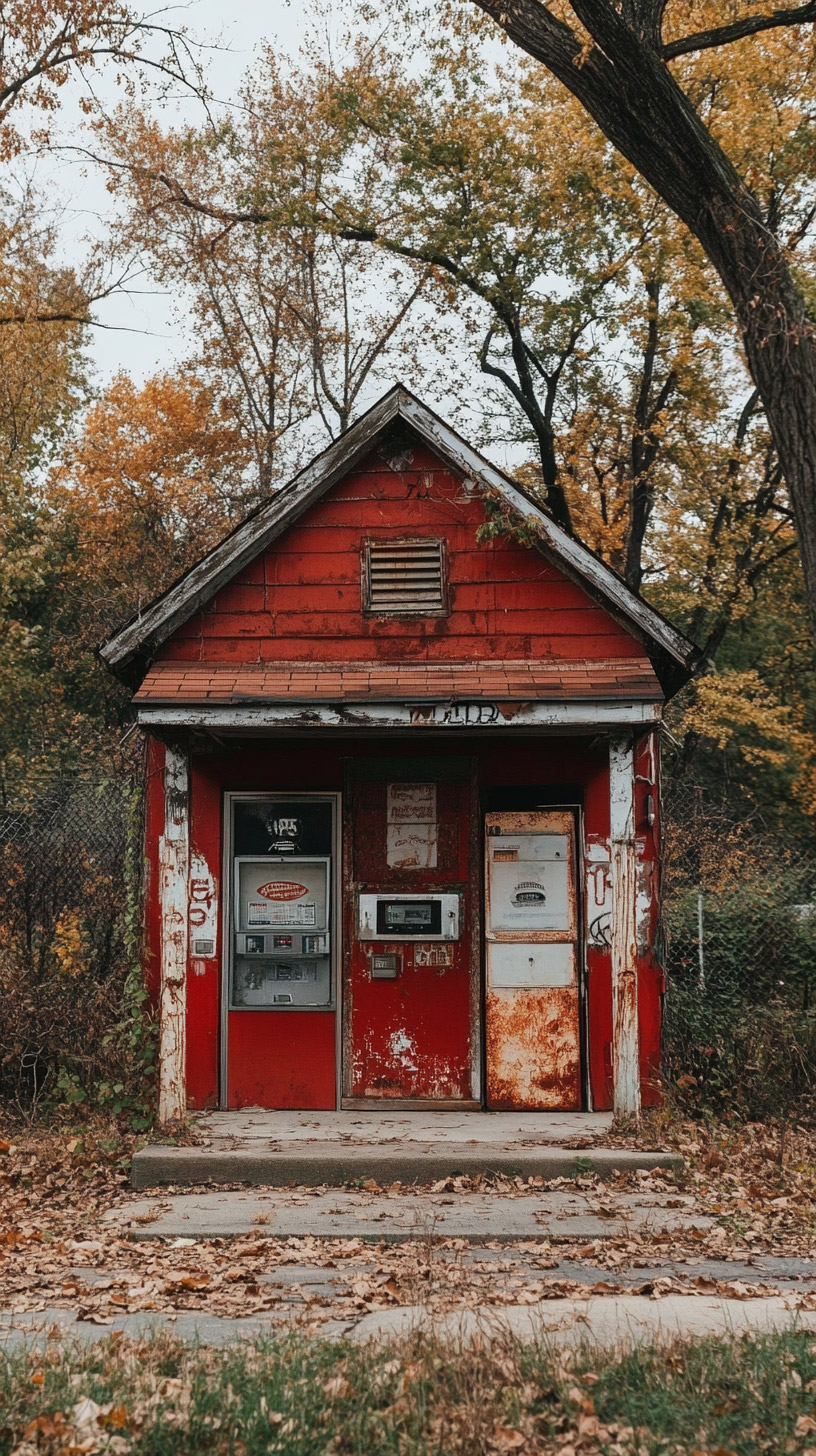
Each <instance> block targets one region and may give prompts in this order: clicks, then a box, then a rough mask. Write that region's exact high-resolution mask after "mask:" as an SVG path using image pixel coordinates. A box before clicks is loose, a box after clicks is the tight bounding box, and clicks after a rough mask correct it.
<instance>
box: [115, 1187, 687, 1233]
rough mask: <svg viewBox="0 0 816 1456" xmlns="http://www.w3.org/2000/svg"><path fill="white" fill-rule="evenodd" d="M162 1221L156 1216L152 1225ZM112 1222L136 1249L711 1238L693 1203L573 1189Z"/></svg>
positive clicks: (369, 1199)
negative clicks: (179, 1243)
mask: <svg viewBox="0 0 816 1456" xmlns="http://www.w3.org/2000/svg"><path fill="white" fill-rule="evenodd" d="M151 1215H153V1216H151ZM105 1222H106V1223H109V1224H115V1225H116V1226H117V1227H118V1228H119V1229H121V1230H122V1231H123V1232H127V1234H128V1235H129V1236H130V1237H131V1238H133V1239H155V1238H167V1239H170V1238H179V1237H183V1238H195V1239H213V1238H233V1237H236V1236H239V1235H242V1234H244V1235H245V1234H247V1233H250V1232H251V1231H252V1230H253V1229H255V1230H257V1231H258V1232H259V1233H262V1234H263V1235H264V1236H265V1237H267V1238H304V1237H314V1238H321V1239H338V1238H341V1239H362V1240H364V1241H368V1242H380V1241H383V1242H385V1243H402V1242H404V1241H406V1240H409V1239H429V1238H430V1239H433V1240H434V1241H438V1240H440V1239H452V1238H453V1239H466V1240H467V1241H468V1242H469V1243H471V1244H483V1243H488V1242H490V1241H492V1240H500V1241H502V1242H512V1241H515V1240H519V1239H522V1240H523V1239H542V1238H550V1239H552V1238H555V1239H559V1238H562V1239H570V1238H572V1239H599V1238H600V1239H603V1238H617V1237H621V1236H623V1237H626V1236H627V1235H629V1234H634V1233H637V1234H645V1233H673V1232H679V1231H682V1230H688V1229H690V1228H710V1227H711V1222H712V1221H711V1219H710V1218H706V1217H703V1216H702V1215H700V1214H699V1213H697V1212H695V1208H694V1200H693V1198H691V1197H689V1196H688V1195H678V1194H671V1195H669V1194H659V1193H650V1192H648V1191H643V1192H627V1193H611V1192H609V1191H608V1190H607V1189H605V1188H604V1189H600V1190H597V1191H593V1190H589V1191H588V1192H582V1191H580V1190H579V1189H574V1190H573V1189H564V1190H553V1191H547V1190H542V1191H541V1192H538V1193H533V1192H530V1193H529V1194H527V1193H525V1194H520V1195H519V1196H517V1197H515V1196H514V1197H502V1196H500V1195H495V1194H490V1193H482V1194H480V1193H457V1194H450V1195H448V1194H444V1193H423V1194H414V1193H410V1192H401V1193H395V1194H392V1195H389V1194H387V1193H382V1194H371V1193H368V1194H367V1193H364V1192H359V1193H357V1192H345V1191H342V1190H340V1189H337V1190H335V1189H331V1188H330V1189H327V1190H326V1192H325V1193H321V1194H320V1195H310V1194H308V1193H297V1192H287V1191H284V1190H283V1189H270V1190H268V1191H266V1192H264V1193H257V1194H252V1193H241V1192H234V1191H233V1192H227V1191H224V1192H223V1193H220V1192H212V1193H182V1194H175V1195H172V1196H170V1197H167V1196H162V1195H161V1194H158V1195H157V1196H156V1197H154V1198H152V1199H140V1200H139V1201H138V1202H136V1203H129V1204H127V1205H126V1206H124V1207H122V1208H116V1209H112V1210H111V1211H110V1212H109V1213H107V1214H106V1215H105Z"/></svg>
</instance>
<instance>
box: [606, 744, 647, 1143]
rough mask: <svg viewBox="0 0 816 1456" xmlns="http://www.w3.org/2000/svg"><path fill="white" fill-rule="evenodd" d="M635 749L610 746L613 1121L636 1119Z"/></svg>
mask: <svg viewBox="0 0 816 1456" xmlns="http://www.w3.org/2000/svg"><path fill="white" fill-rule="evenodd" d="M634 789H635V773H634V746H633V743H632V739H631V737H626V738H623V737H621V738H613V739H611V740H610V744H609V812H610V827H611V850H612V860H611V867H612V1075H613V1106H614V1111H615V1115H616V1116H617V1117H632V1116H634V1117H637V1116H639V1114H640V1066H639V1031H638V965H637V952H638V946H637V844H636V840H635V793H634Z"/></svg>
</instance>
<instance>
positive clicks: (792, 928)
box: [662, 781, 816, 1117]
mask: <svg viewBox="0 0 816 1456" xmlns="http://www.w3.org/2000/svg"><path fill="white" fill-rule="evenodd" d="M664 823H665V842H664V871H663V909H662V925H663V936H664V959H665V966H666V976H667V991H668V994H667V1001H666V1041H665V1054H666V1074H667V1077H668V1080H669V1081H670V1082H672V1083H673V1084H674V1086H675V1087H678V1086H679V1087H680V1088H681V1090H683V1091H684V1092H685V1094H686V1096H687V1098H688V1099H689V1100H690V1101H692V1102H697V1103H704V1104H706V1105H707V1106H712V1107H713V1109H714V1110H724V1109H728V1110H733V1111H737V1112H742V1113H745V1114H747V1115H749V1116H757V1117H767V1116H775V1117H779V1116H783V1115H784V1116H785V1117H787V1116H789V1115H792V1114H793V1113H794V1112H795V1113H796V1114H797V1115H799V1114H804V1113H805V1112H806V1111H807V1106H806V1104H807V1100H808V1099H809V1098H812V1094H813V1092H814V1090H816V1004H815V1003H816V854H815V853H813V852H812V851H811V850H810V849H809V847H807V846H804V845H802V844H801V843H797V842H796V841H794V842H791V843H787V842H785V841H784V840H782V839H780V838H778V837H776V836H773V835H770V834H768V833H766V832H765V831H764V830H763V827H762V825H761V824H759V823H757V822H755V821H753V820H750V819H748V820H746V819H744V818H743V819H739V818H736V817H735V816H734V814H733V811H732V810H729V807H728V805H727V803H725V802H722V803H719V804H718V803H715V802H712V800H711V798H710V796H706V794H705V793H704V792H703V791H702V790H701V789H699V788H698V787H697V786H695V785H686V784H684V783H683V782H682V781H681V782H680V783H679V784H678V783H672V782H670V783H669V784H668V786H667V790H666V792H665V795H664Z"/></svg>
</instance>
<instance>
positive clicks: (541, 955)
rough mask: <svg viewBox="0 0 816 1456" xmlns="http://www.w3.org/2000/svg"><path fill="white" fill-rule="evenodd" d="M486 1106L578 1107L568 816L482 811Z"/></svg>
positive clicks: (574, 911)
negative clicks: (484, 824) (483, 833)
mask: <svg viewBox="0 0 816 1456" xmlns="http://www.w3.org/2000/svg"><path fill="white" fill-rule="evenodd" d="M485 895H486V906H485V911H486V913H485V924H486V932H485V940H486V995H485V1030H486V1048H487V1104H488V1107H492V1108H512V1109H522V1108H527V1109H536V1108H550V1109H556V1108H557V1109H562V1110H573V1109H575V1110H577V1109H579V1108H580V1106H581V1050H580V1016H579V974H578V969H579V968H578V897H577V893H576V865H575V820H574V817H573V815H572V813H570V812H569V811H561V810H558V811H555V810H553V811H543V810H542V811H535V812H530V813H506V814H488V816H487V821H486V866H485Z"/></svg>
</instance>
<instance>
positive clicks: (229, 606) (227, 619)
mask: <svg viewBox="0 0 816 1456" xmlns="http://www.w3.org/2000/svg"><path fill="white" fill-rule="evenodd" d="M484 519H485V517H484V507H483V504H482V503H481V501H480V500H479V499H478V498H477V497H475V496H474V495H473V494H470V493H468V491H467V490H466V489H465V487H464V485H463V484H462V483H461V482H460V481H458V480H457V479H456V478H455V477H454V476H453V475H452V474H451V473H450V471H449V470H448V469H447V468H446V467H444V466H443V465H442V463H441V462H440V461H439V460H438V459H436V458H435V457H434V456H433V455H432V454H431V453H430V452H429V451H428V450H425V449H422V450H420V449H419V448H417V451H416V457H415V460H414V464H413V466H412V468H411V469H410V470H407V471H403V472H401V473H399V474H398V473H395V472H394V471H392V470H390V469H388V467H387V466H386V465H385V464H384V463H383V462H382V461H381V460H380V459H379V457H378V456H377V455H376V454H375V455H372V456H371V457H370V458H369V460H368V461H367V462H366V463H365V464H364V465H363V467H362V468H361V469H360V470H357V471H355V472H354V473H353V474H351V475H349V476H348V477H347V478H346V479H345V480H343V481H341V482H340V483H339V484H338V485H336V486H335V487H334V488H333V489H332V490H331V491H330V492H329V493H328V495H326V496H325V497H324V498H323V499H322V500H321V501H320V502H318V503H317V504H316V505H314V506H313V507H311V509H310V510H308V511H307V512H306V513H305V514H304V515H303V516H302V517H301V519H300V520H299V521H298V522H297V523H296V524H295V525H293V526H292V527H290V529H289V530H288V531H286V532H285V533H284V535H283V536H281V537H279V538H278V540H277V541H275V542H274V543H273V545H272V546H271V547H270V548H269V550H268V551H266V552H265V553H263V554H262V555H260V556H259V557H258V558H256V560H254V561H253V562H251V563H250V564H249V565H248V566H247V567H245V568H244V569H243V570H242V571H241V572H240V573H239V574H238V576H237V577H236V579H235V580H234V581H233V582H231V583H230V584H228V585H227V586H225V587H223V588H222V589H221V591H220V592H218V593H217V595H216V596H215V597H214V598H213V600H212V601H211V602H210V603H209V604H208V605H207V607H206V608H205V609H204V610H202V611H201V612H199V613H198V614H197V615H196V616H194V617H193V618H191V620H190V621H189V622H187V623H186V624H185V625H184V626H182V627H180V628H179V630H178V631H177V632H176V634H175V635H174V637H173V638H172V640H171V641H170V642H169V643H167V644H165V646H164V647H163V648H162V649H161V651H160V652H159V654H158V656H159V658H160V659H162V658H163V659H165V660H166V659H168V658H173V659H182V660H186V661H203V662H269V661H281V660H282V661H286V662H291V661H319V662H326V661H332V660H344V661H355V660H365V659H371V658H377V659H380V660H386V661H395V660H400V659H419V660H423V659H424V660H430V661H440V660H446V659H447V660H452V661H467V660H470V659H479V658H492V657H496V656H499V657H507V658H562V659H572V660H576V659H582V658H590V659H597V658H602V657H606V656H610V657H629V656H631V657H639V658H641V659H643V660H644V661H645V660H646V659H645V654H644V652H643V649H642V647H641V646H640V644H639V643H638V642H636V641H635V639H634V638H633V637H632V636H630V634H629V633H628V632H627V631H626V630H625V629H624V628H622V627H620V626H619V625H618V624H617V623H616V622H615V621H614V620H613V619H612V617H611V616H610V615H609V614H608V612H607V611H606V610H605V609H604V608H603V607H600V606H598V605H597V604H596V603H595V602H593V601H592V599H591V598H590V597H589V596H588V595H587V594H586V593H585V592H584V591H583V590H582V589H581V588H580V587H578V586H575V585H574V584H573V583H572V582H570V581H568V580H567V579H566V577H564V576H563V575H562V574H561V572H560V571H559V570H558V569H557V568H556V567H554V566H551V565H550V564H549V563H548V562H547V561H546V560H545V559H544V557H543V556H542V555H541V554H540V553H539V552H538V551H536V550H533V549H529V548H525V547H523V546H520V545H518V544H516V543H514V542H512V541H508V540H507V539H499V540H493V541H488V542H483V543H479V542H478V541H477V539H476V537H477V531H478V529H479V526H480V525H482V524H483V522H484ZM422 535H429V536H434V535H439V536H440V537H443V538H444V539H445V541H446V543H447V555H448V577H449V589H450V613H449V615H447V616H440V617H428V618H417V617H405V618H398V617H370V616H366V615H365V614H364V613H363V610H362V600H361V553H362V550H363V546H364V543H365V541H366V540H369V539H370V540H381V541H386V540H396V539H399V538H401V537H411V536H422Z"/></svg>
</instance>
